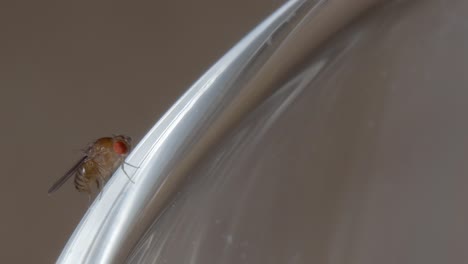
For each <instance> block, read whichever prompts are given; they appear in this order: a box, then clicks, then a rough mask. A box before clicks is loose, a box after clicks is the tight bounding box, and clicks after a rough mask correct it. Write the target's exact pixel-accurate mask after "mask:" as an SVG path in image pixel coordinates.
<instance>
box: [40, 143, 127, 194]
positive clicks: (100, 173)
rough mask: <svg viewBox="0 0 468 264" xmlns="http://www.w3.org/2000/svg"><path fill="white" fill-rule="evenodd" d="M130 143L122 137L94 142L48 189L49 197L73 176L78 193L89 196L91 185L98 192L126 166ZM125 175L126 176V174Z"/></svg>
mask: <svg viewBox="0 0 468 264" xmlns="http://www.w3.org/2000/svg"><path fill="white" fill-rule="evenodd" d="M131 141H132V139H131V138H130V137H128V136H124V135H117V136H113V137H103V138H100V139H98V140H96V141H94V143H91V144H90V145H89V146H88V147H87V148H86V150H85V151H84V154H85V155H84V156H83V157H82V158H81V159H80V160H79V161H78V162H77V163H76V164H75V165H74V166H73V167H72V168H71V169H70V170H69V171H67V173H65V175H63V176H62V177H61V178H59V179H58V180H57V181H56V182H55V183H54V184H53V185H52V187H50V189H49V192H48V193H49V195H50V194H52V193H53V192H55V191H57V190H58V189H59V188H60V187H61V186H62V185H63V184H64V183H65V182H66V181H67V180H68V179H69V178H70V177H71V176H75V182H74V184H75V188H76V190H78V191H79V192H86V193H88V195H89V196H90V195H91V186H92V184H96V187H97V189H98V191H100V190H101V188H102V186H103V184H104V182H105V181H107V180H108V178H109V177H110V176H111V175H112V174H113V173H114V172H115V171H116V170H117V168H118V167H119V166H122V170H123V169H124V168H123V165H124V164H128V163H126V162H125V157H127V155H128V153H129V152H130V149H131V146H132V145H131ZM128 165H129V164H128ZM132 167H133V166H132ZM124 172H125V170H124ZM125 174H126V175H127V176H128V174H127V173H126V172H125ZM129 179H130V177H129ZM130 181H131V179H130ZM132 182H133V181H132Z"/></svg>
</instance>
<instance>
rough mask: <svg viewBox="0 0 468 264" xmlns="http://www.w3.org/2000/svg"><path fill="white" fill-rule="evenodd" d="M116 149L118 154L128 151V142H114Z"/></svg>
mask: <svg viewBox="0 0 468 264" xmlns="http://www.w3.org/2000/svg"><path fill="white" fill-rule="evenodd" d="M114 151H115V153H117V154H126V153H127V152H128V147H127V144H125V143H124V142H122V141H116V142H114Z"/></svg>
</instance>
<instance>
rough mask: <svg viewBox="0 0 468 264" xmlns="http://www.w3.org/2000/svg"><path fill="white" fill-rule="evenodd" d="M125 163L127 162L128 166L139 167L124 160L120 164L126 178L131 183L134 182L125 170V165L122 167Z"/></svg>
mask: <svg viewBox="0 0 468 264" xmlns="http://www.w3.org/2000/svg"><path fill="white" fill-rule="evenodd" d="M125 164H127V165H128V166H130V167H133V168H139V167H136V166H133V165H131V164H129V163H127V162H125V160H124V161H123V162H122V165H121V167H122V170H123V172H124V173H125V175H127V178H128V180H129V181H130V182H131V183H133V184H134V183H135V182H134V181H133V179H132V178H131V177H130V175H128V173H127V171H126V170H125V167H124V165H125Z"/></svg>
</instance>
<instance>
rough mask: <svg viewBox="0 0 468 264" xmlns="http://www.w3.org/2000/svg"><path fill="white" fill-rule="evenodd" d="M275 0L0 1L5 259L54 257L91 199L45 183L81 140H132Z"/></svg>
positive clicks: (0, 240)
mask: <svg viewBox="0 0 468 264" xmlns="http://www.w3.org/2000/svg"><path fill="white" fill-rule="evenodd" d="M282 2H283V1H279V0H278V1H277V0H236V1H225V0H221V1H220V0H200V1H131V2H130V1H50V0H46V1H9V0H7V1H1V3H0V34H1V39H0V40H1V41H0V91H1V96H0V100H1V101H0V107H1V111H0V113H1V115H2V116H1V120H2V132H1V136H2V138H3V144H2V146H4V148H3V151H2V152H1V154H0V155H1V158H0V161H1V183H2V187H1V192H0V195H1V199H0V204H1V209H2V217H1V219H2V220H1V225H0V247H1V250H0V259H1V260H2V263H52V262H54V261H55V259H56V258H57V256H58V255H59V253H60V252H61V250H62V248H63V246H64V244H65V243H66V241H67V239H68V238H69V236H70V235H71V233H72V232H73V230H74V228H75V226H76V225H77V224H78V223H79V221H80V219H81V217H82V216H83V215H84V213H85V212H86V209H87V207H88V205H89V203H88V197H87V196H86V195H85V194H80V193H78V192H76V191H75V190H74V188H73V186H72V184H70V183H67V184H66V185H65V186H64V187H62V189H60V190H59V191H58V192H57V193H55V195H54V196H52V197H48V196H47V189H48V188H49V187H50V185H51V184H52V183H53V182H54V181H55V180H56V179H57V178H58V177H60V176H61V175H62V174H63V173H64V172H65V171H66V170H67V169H69V168H70V166H72V165H73V163H74V162H75V161H76V160H77V159H78V158H79V157H80V154H81V152H80V149H82V148H83V147H84V146H86V144H87V143H89V142H92V141H93V140H95V139H96V138H99V137H103V136H108V135H111V134H113V133H115V134H118V133H123V134H127V135H130V136H132V137H133V138H134V140H135V143H137V142H138V141H139V140H140V139H141V137H143V136H144V135H145V133H146V132H147V131H148V129H150V128H151V127H152V126H153V124H154V123H155V122H156V121H157V120H158V119H159V118H160V117H161V115H162V114H163V113H164V112H165V111H166V110H167V109H168V108H169V107H170V106H171V104H172V103H173V102H174V101H175V100H177V98H178V97H179V96H180V95H181V94H182V93H183V92H184V91H185V90H186V89H187V88H188V87H189V86H190V85H191V84H192V83H193V82H194V81H196V80H197V78H198V77H199V76H200V75H201V74H202V73H204V71H205V70H207V69H208V68H209V67H210V66H211V65H212V64H213V63H214V62H215V61H216V60H217V59H218V58H219V57H220V56H222V55H223V54H224V53H225V52H226V51H227V50H229V48H231V47H232V46H233V45H234V44H235V43H236V42H237V41H239V40H240V39H241V38H242V37H243V36H244V35H245V34H246V33H247V32H249V31H250V30H251V29H252V28H253V27H254V26H255V25H257V24H258V23H259V22H260V21H262V20H263V19H264V18H266V17H267V16H268V15H269V14H270V13H271V12H273V11H274V10H275V9H276V8H277V7H279V6H280V5H281V3H282Z"/></svg>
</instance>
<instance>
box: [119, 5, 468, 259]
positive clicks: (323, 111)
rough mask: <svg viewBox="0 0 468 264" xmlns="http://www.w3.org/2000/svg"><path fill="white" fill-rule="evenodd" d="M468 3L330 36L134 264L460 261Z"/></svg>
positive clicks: (209, 161)
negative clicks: (326, 42) (331, 37)
mask: <svg viewBox="0 0 468 264" xmlns="http://www.w3.org/2000/svg"><path fill="white" fill-rule="evenodd" d="M467 11H468V4H466V2H463V1H450V2H447V1H446V2H444V1H435V0H434V1H415V2H411V1H408V2H396V3H394V4H391V5H387V6H386V7H384V8H381V9H378V10H374V11H373V12H372V13H371V14H368V17H367V18H365V19H362V20H361V21H359V22H357V23H355V24H354V25H352V26H350V27H348V28H347V29H346V30H345V31H343V32H341V33H340V34H339V35H338V36H336V37H335V38H333V39H332V40H331V41H330V42H329V43H328V44H327V45H325V46H324V48H323V49H321V51H320V52H319V53H317V54H316V55H314V56H312V57H310V58H309V60H308V63H306V64H305V65H303V67H302V68H301V69H300V70H298V71H296V73H295V74H292V75H290V77H289V78H288V80H287V81H285V82H284V83H283V84H282V85H280V87H279V89H278V90H277V91H276V92H275V93H274V94H273V95H272V96H270V97H269V98H268V99H266V100H265V101H264V102H263V103H262V104H260V105H259V106H258V107H257V108H256V109H255V110H254V111H253V112H252V113H251V114H250V115H249V116H248V117H247V118H246V119H244V121H243V122H242V123H241V124H240V125H239V126H237V128H236V129H233V130H232V131H231V133H229V135H228V136H227V137H226V138H225V139H224V140H223V141H222V142H221V143H220V144H218V145H217V146H216V147H215V148H214V149H212V151H211V152H210V154H209V155H208V156H206V157H205V158H204V159H203V160H202V161H200V162H199V163H198V165H197V166H196V167H195V168H194V169H193V170H192V171H191V172H190V173H189V175H188V176H189V177H188V179H187V181H185V183H184V186H183V187H182V188H180V189H179V191H178V193H177V194H176V195H174V197H173V199H172V202H171V203H170V205H168V206H167V207H166V209H165V211H164V212H163V213H162V214H161V215H160V217H159V218H157V219H155V221H154V222H153V225H152V226H151V228H150V229H149V230H148V231H147V233H146V235H145V236H144V237H143V239H141V240H140V242H139V245H138V246H137V247H136V248H135V249H134V251H133V253H132V256H131V257H130V258H129V259H128V262H130V263H334V264H338V263H356V264H357V263H369V264H371V263H389V264H390V263H434V264H435V263H465V262H466V261H467V260H468V258H467V257H468V256H467V254H466V250H465V245H466V244H467V243H468V229H467V227H466V223H467V222H468V210H466V208H465V207H466V206H465V201H466V200H467V199H468V192H467V187H466V186H468V180H467V179H468V178H467V177H466V175H467V174H468V167H467V165H466V164H467V162H466V157H467V156H468V145H467V142H468V122H466V117H465V116H466V113H467V112H468V104H467V103H466V101H467V100H466V99H467V98H468V89H467V84H468V77H467V76H468V75H467V74H466V73H465V72H466V69H468V51H467V50H466V47H467V44H468V34H467V32H468V31H466V29H467V25H468V19H467V17H468V16H467Z"/></svg>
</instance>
